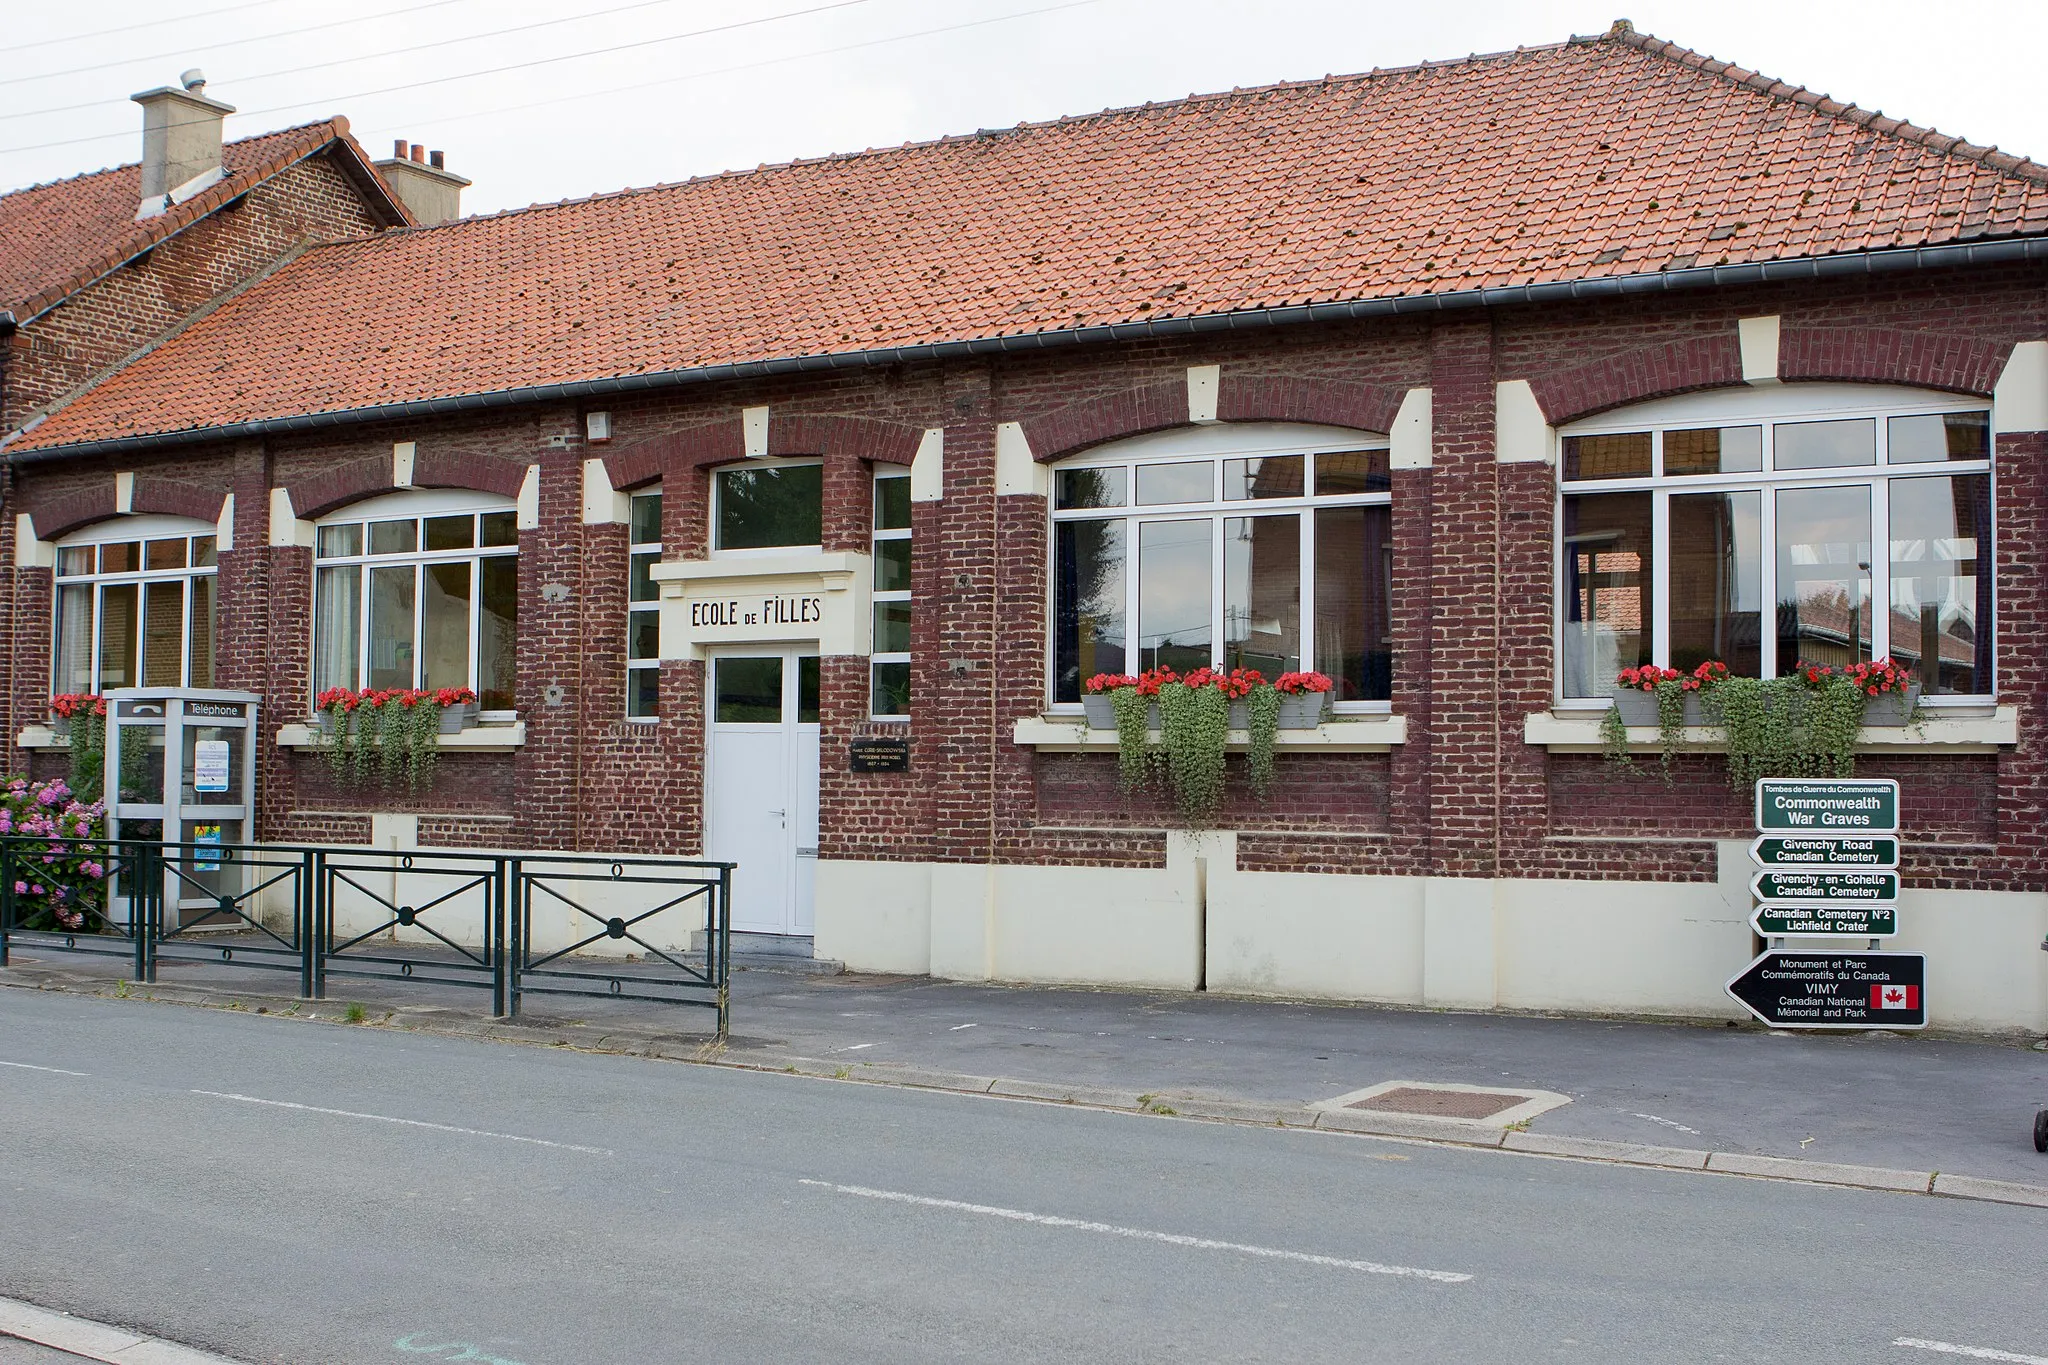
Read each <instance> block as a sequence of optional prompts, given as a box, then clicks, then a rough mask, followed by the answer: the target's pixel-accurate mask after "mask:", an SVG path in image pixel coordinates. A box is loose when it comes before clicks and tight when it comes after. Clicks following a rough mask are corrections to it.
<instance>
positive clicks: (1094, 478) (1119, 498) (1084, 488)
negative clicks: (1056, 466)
mask: <svg viewBox="0 0 2048 1365" xmlns="http://www.w3.org/2000/svg"><path fill="white" fill-rule="evenodd" d="M1124 473H1125V471H1124V470H1122V469H1061V470H1057V471H1055V472H1054V474H1053V506H1055V507H1059V508H1086V507H1122V506H1123V505H1124Z"/></svg>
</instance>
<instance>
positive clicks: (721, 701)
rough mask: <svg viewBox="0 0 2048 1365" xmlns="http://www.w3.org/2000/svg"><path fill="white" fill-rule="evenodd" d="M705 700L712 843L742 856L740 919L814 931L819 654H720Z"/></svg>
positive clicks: (735, 909) (783, 930) (771, 928)
mask: <svg viewBox="0 0 2048 1365" xmlns="http://www.w3.org/2000/svg"><path fill="white" fill-rule="evenodd" d="M708 683H709V689H708V690H709V694H710V695H709V696H708V697H707V698H706V711H707V717H708V720H707V729H708V731H709V744H708V746H707V755H706V758H707V765H706V773H705V779H706V780H705V800H704V844H705V849H706V852H707V853H708V854H709V855H710V856H711V857H712V858H715V859H718V860H720V861H724V862H731V863H735V864H737V867H736V868H735V869H734V871H733V881H732V927H733V929H734V930H735V931H736V932H740V933H753V934H808V933H810V932H811V924H812V918H811V904H812V884H813V873H814V872H815V869H816V866H817V853H818V662H817V657H816V656H815V655H798V654H794V653H790V654H782V653H775V654H768V653H761V654H744V655H741V654H727V655H719V656H717V657H715V658H713V659H712V661H711V668H710V677H709V679H708Z"/></svg>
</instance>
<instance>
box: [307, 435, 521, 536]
mask: <svg viewBox="0 0 2048 1365" xmlns="http://www.w3.org/2000/svg"><path fill="white" fill-rule="evenodd" d="M392 473H393V470H392V462H391V457H390V456H389V455H373V456H371V457H369V458H367V459H362V460H351V461H349V462H348V463H347V464H340V465H336V466H334V467H333V468H332V469H329V470H326V471H325V472H323V473H319V474H315V475H314V476H313V477H312V478H310V479H301V480H299V482H297V483H295V484H291V485H289V486H288V487H287V488H286V489H285V492H286V493H287V494H289V495H290V497H291V500H292V512H293V514H294V515H295V516H298V517H302V518H304V519H306V520H308V521H310V520H312V519H313V518H315V517H322V516H325V515H327V513H329V512H332V511H334V510H335V509H337V508H340V507H346V506H347V505H348V504H350V503H352V502H361V501H362V500H363V499H365V498H374V497H378V496H380V495H382V494H385V493H395V492H398V491H399V485H398V484H396V483H394V482H393V481H392ZM525 481H526V465H524V464H523V463H520V462H518V461H515V460H508V459H505V458H504V457H503V456H498V455H454V454H448V453H445V452H434V451H420V452H418V453H416V454H415V455H414V456H413V465H412V482H411V484H409V485H407V486H408V487H412V488H466V489H469V490H471V491H473V492H478V493H496V494H498V495H500V496H502V497H507V498H516V497H518V496H519V488H520V485H521V484H523V483H524V482H525Z"/></svg>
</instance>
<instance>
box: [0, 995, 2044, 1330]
mask: <svg viewBox="0 0 2048 1365" xmlns="http://www.w3.org/2000/svg"><path fill="white" fill-rule="evenodd" d="M0 1063H6V1065H0V1150H4V1152H5V1154H6V1155H5V1157H4V1159H0V1160H4V1164H0V1294H4V1295H8V1296H12V1297H16V1298H20V1299H25V1300H29V1301H31V1302H35V1303H40V1304H43V1305H46V1306H49V1307H53V1308H59V1309H64V1310H68V1311H71V1312H75V1313H78V1314H81V1315H83V1316H88V1317H94V1318H99V1319H102V1320H106V1321H111V1322H116V1323H120V1324H122V1325H125V1326H131V1327H135V1328H138V1329H140V1330H145V1331H149V1332H152V1333H155V1334H157V1335H160V1336H163V1337H168V1338H170V1339H173V1340H178V1341H184V1342H188V1343H191V1344H193V1345H197V1346H200V1347H203V1348H205V1349H209V1350H213V1351H217V1352H219V1353H221V1354H224V1355H228V1356H232V1357H237V1358H240V1359H245V1360H250V1361H289V1362H295V1363H296V1362H346V1363H347V1365H402V1363H403V1362H412V1361H425V1360H469V1361H483V1362H488V1361H498V1362H501V1365H513V1363H516V1365H575V1363H577V1362H632V1363H633V1365H640V1363H642V1362H665V1361H697V1360H705V1361H748V1362H750V1361H779V1360H803V1361H810V1360H827V1359H830V1360H834V1361H887V1362H898V1361H945V1362H953V1361H1016V1360H1074V1359H1086V1360H1090V1361H1102V1362H1112V1361H1164V1360H1174V1361H1188V1360H1204V1361H1209V1360H1287V1361H1290V1362H1291V1361H1296V1360H1300V1359H1303V1358H1330V1359H1344V1360H1347V1361H1380V1360H1387V1361H1394V1360H1401V1361H1411V1360H1427V1361H1478V1362H1486V1363H1487V1365H1498V1362H1500V1361H1502V1360H1528V1359H1559V1360H1572V1361H1629V1362H1635V1361H1647V1360H1656V1361H1712V1360H1739V1361H1801V1362H1828V1361H1844V1362H1849V1361H1854V1362H1858V1363H1859V1365H1862V1363H1863V1362H1868V1361H1871V1360H1898V1361H1901V1362H1910V1361H1913V1360H1919V1359H1937V1358H1949V1359H1955V1358H1958V1357H1957V1356H1955V1355H1953V1354H1949V1353H1944V1352H1938V1351H1932V1350H1929V1349H1927V1348H1926V1347H1925V1346H1912V1345H1896V1344H1894V1343H1895V1342H1898V1341H1900V1340H1901V1339H1905V1340H1908V1341H1917V1342H1922V1343H1933V1344H1948V1345H1952V1346H1958V1347H1967V1348H1973V1349H1976V1350H1992V1351H2002V1352H2006V1353H2009V1354H2007V1355H2004V1356H2000V1357H1991V1358H1994V1359H2006V1360H2020V1361H2027V1360H2036V1359H2038V1360H2042V1361H2048V1256H2044V1254H2043V1248H2044V1247H2048V1213H2044V1212H2043V1211H2041V1210H2037V1209H2026V1208H2018V1207H2011V1206H2002V1205H1990V1204H1978V1203H1968V1202H1961V1201H1950V1200H1940V1199H1930V1198H1927V1197H1925V1196H1910V1195H1883V1194H1875V1193H1866V1192H1860V1191H1854V1190H1844V1189H1835V1188H1822V1187H1814V1186H1802V1185H1794V1184H1785V1183H1775V1182H1762V1181H1751V1180H1743V1179H1736V1178H1725V1177H1715V1176H1705V1175H1693V1174H1679V1173H1667V1172H1658V1171H1649V1170H1637V1169H1626V1168H1618V1167H1610V1166H1600V1165H1591V1164H1583V1163H1575V1162H1563V1161H1545V1160H1539V1159H1533V1158H1527V1157H1519V1156H1511V1155H1505V1154H1499V1153H1485V1152H1474V1151H1468V1150H1454V1149H1443V1148H1433V1147H1427V1146H1421V1145H1403V1144H1397V1143H1391V1142H1383V1141H1375V1140H1369V1139H1360V1138H1354V1137H1346V1136H1340V1135H1332V1134H1322V1133H1313V1132H1302V1131H1297V1130H1277V1129H1262V1128H1252V1127H1245V1126H1232V1125H1218V1124H1207V1123H1195V1122H1186V1121H1180V1120H1175V1119H1168V1118H1156V1117H1144V1116H1136V1115H1125V1114H1113V1113H1106V1112H1098V1111H1090V1110H1079V1109H1071V1108H1065V1107H1060V1106H1051V1105H1037V1104H1029V1103H1022V1102H1010V1101H1001V1100H993V1099H987V1098H974V1097H968V1096H957V1095H946V1094H937V1093H921V1092H915V1091H906V1090H899V1089H891V1088H884V1087H877V1086H862V1085H853V1084H843V1083H835V1082H830V1081H814V1080H807V1079H802V1078H797V1077H785V1076H776V1075H762V1074H752V1073H745V1072H736V1071H729V1070H720V1069H713V1068H700V1067H690V1066H683V1065H676V1064H671V1063H661V1062H650V1061H643V1060H637V1059H633V1058H626V1057H616V1056H593V1055H586V1054H578V1053H570V1052H566V1051H555V1050H547V1049H538V1048H526V1047H513V1046H505V1045H498V1044H489V1043H475V1042H469V1041H467V1040H460V1039H452V1038H442V1037H428V1036H422V1035H419V1034H401V1033H395V1032H385V1031H379V1030H373V1029H353V1028H349V1027H347V1026H344V1025H335V1024H324V1023H319V1024H316V1023H307V1022H303V1021H295V1020H287V1019H277V1018H270V1017H254V1016H245V1015H236V1014H230V1013H224V1012H218V1011H201V1010H190V1009H181V1008H175V1007H167V1006H162V1005H150V1004H146V1003H143V1002H133V1001H130V1002H122V1001H111V1000H92V999H81V998H76V997H68V996H61V995H56V994H42V993H31V992H26V991H7V992H0ZM32 1068H43V1069H32ZM1978 1358H1984V1357H1978Z"/></svg>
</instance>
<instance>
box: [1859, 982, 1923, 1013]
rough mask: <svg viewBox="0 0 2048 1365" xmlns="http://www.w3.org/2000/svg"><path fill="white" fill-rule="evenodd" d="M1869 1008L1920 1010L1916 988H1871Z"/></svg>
mask: <svg viewBox="0 0 2048 1365" xmlns="http://www.w3.org/2000/svg"><path fill="white" fill-rule="evenodd" d="M1870 1008H1872V1009H1874V1010H1917V1009H1919V1008H1920V988H1919V987H1918V986H1872V987H1871V988H1870Z"/></svg>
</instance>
